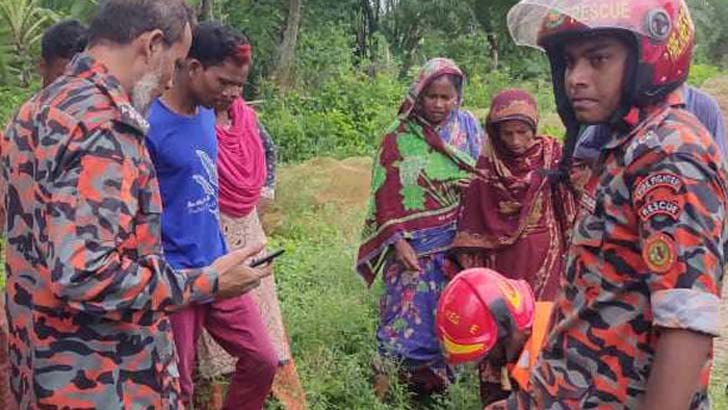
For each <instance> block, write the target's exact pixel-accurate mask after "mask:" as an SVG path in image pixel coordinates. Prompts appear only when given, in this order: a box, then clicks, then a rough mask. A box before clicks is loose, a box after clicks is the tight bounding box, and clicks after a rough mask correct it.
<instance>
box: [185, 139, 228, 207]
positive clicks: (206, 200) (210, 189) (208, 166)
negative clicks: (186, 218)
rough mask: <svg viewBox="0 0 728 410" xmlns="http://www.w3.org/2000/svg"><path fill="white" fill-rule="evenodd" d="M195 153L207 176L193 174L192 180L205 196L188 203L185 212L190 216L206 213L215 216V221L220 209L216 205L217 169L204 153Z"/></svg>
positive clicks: (197, 151)
mask: <svg viewBox="0 0 728 410" xmlns="http://www.w3.org/2000/svg"><path fill="white" fill-rule="evenodd" d="M195 153H196V154H197V157H198V158H199V159H200V162H201V163H202V167H203V168H204V169H205V173H206V174H207V175H200V174H195V175H193V176H192V179H194V180H195V182H197V184H198V185H200V186H201V187H202V190H203V191H204V193H205V195H204V196H203V197H201V198H199V199H193V200H190V201H188V202H187V211H189V212H190V213H191V214H197V213H200V212H205V211H207V212H210V213H211V214H213V215H215V219H217V220H220V207H219V206H218V203H217V192H218V182H217V167H216V166H215V163H214V162H213V161H212V159H210V156H209V155H207V153H206V152H205V151H201V150H195Z"/></svg>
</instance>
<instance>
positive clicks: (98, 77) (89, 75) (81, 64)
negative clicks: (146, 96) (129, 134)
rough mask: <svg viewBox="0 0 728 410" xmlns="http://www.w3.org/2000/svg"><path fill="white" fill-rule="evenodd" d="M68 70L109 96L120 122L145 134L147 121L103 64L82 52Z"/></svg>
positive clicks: (147, 126)
mask: <svg viewBox="0 0 728 410" xmlns="http://www.w3.org/2000/svg"><path fill="white" fill-rule="evenodd" d="M69 70H70V73H71V75H73V76H76V77H81V78H84V79H86V80H88V81H91V82H92V83H93V84H94V85H96V86H97V87H98V88H99V89H101V90H102V91H103V92H104V93H105V94H106V95H108V96H109V98H111V101H112V102H113V103H114V105H116V107H117V108H118V109H119V121H120V122H121V123H123V124H125V125H128V126H129V127H131V128H133V129H134V130H136V131H138V132H139V134H141V135H140V136H141V137H143V136H144V135H146V134H147V131H148V130H149V123H148V122H147V120H146V119H144V117H143V116H142V115H141V114H140V113H139V111H137V110H136V108H134V106H133V105H132V104H131V102H130V100H129V94H128V93H127V92H126V90H124V88H123V87H122V86H121V83H120V82H119V80H118V79H117V78H116V77H114V76H113V75H112V74H109V69H108V68H106V66H105V65H103V64H102V63H100V62H98V61H96V60H94V58H93V57H91V56H89V55H88V54H85V53H82V54H79V55H77V56H76V57H75V58H74V59H73V61H71V64H70V69H69Z"/></svg>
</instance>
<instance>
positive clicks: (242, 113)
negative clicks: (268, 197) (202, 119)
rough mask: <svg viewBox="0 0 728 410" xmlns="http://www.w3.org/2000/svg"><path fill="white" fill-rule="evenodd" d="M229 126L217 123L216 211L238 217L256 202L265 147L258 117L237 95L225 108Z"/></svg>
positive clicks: (263, 164)
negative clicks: (227, 108) (218, 199)
mask: <svg viewBox="0 0 728 410" xmlns="http://www.w3.org/2000/svg"><path fill="white" fill-rule="evenodd" d="M228 112H229V114H230V121H231V124H230V126H228V127H226V126H221V125H217V126H216V127H215V131H216V132H217V141H218V161H217V168H218V173H219V182H220V211H222V212H223V213H225V214H227V215H229V216H232V217H234V218H239V217H243V216H247V215H248V214H249V213H250V212H251V211H253V209H255V207H256V206H257V205H258V201H259V200H260V194H261V191H262V189H263V184H264V183H265V176H266V164H265V150H264V149H263V142H262V141H261V139H260V129H259V124H258V116H257V115H256V114H255V111H254V110H253V109H252V108H250V107H249V106H248V105H247V104H246V103H245V100H243V99H242V98H237V99H236V100H235V101H234V102H233V104H232V105H231V106H230V109H229V111H228Z"/></svg>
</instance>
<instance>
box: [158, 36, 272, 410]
mask: <svg viewBox="0 0 728 410" xmlns="http://www.w3.org/2000/svg"><path fill="white" fill-rule="evenodd" d="M243 39H244V37H242V35H241V34H239V33H238V32H236V31H235V30H233V29H232V28H230V27H226V26H222V25H220V24H218V23H203V24H201V25H200V26H199V27H198V28H197V29H196V30H195V33H194V36H193V40H192V47H191V49H190V52H189V55H188V57H187V59H186V60H185V61H183V62H180V63H179V64H177V69H176V72H175V77H174V86H173V87H172V88H171V89H170V90H168V91H167V92H166V93H165V94H164V95H163V96H162V98H160V99H159V100H157V101H156V102H155V103H154V104H153V105H152V107H151V111H150V116H149V123H150V125H151V128H150V131H149V135H148V138H147V146H148V147H149V151H150V154H151V156H152V161H153V162H154V164H155V168H156V170H157V174H158V177H159V186H160V191H161V194H162V204H163V213H162V242H163V247H164V252H165V256H166V258H167V260H168V261H169V262H170V263H171V264H172V265H173V266H174V267H175V268H179V269H185V268H195V267H199V266H207V265H209V264H210V263H211V262H212V261H213V260H215V259H216V258H217V257H218V256H220V255H223V254H225V253H226V246H225V242H224V237H223V235H222V232H221V230H220V210H219V206H218V179H217V137H216V134H215V113H214V112H213V110H211V109H210V107H213V106H214V104H215V103H216V102H218V101H219V100H220V99H222V98H224V95H226V94H229V92H230V91H231V90H232V88H236V89H239V88H240V87H242V86H243V84H244V82H245V80H246V76H247V69H248V67H247V64H246V61H245V58H242V57H241V55H240V52H241V46H242V45H243V41H244V40H243ZM267 269H270V267H268V268H267ZM171 321H172V331H173V333H174V337H175V344H176V345H177V352H178V355H179V370H180V382H181V387H182V398H183V400H184V401H185V402H186V404H189V403H191V401H192V394H193V384H192V373H193V369H194V368H195V352H196V345H197V339H198V337H199V335H200V333H201V332H202V328H203V327H204V328H205V329H206V330H207V331H208V333H209V334H210V335H211V336H212V337H213V338H214V339H215V340H216V341H217V342H218V343H219V344H220V346H222V347H223V348H224V349H225V350H226V351H227V352H228V353H229V354H230V355H231V356H233V357H235V358H237V359H238V362H237V365H236V368H235V372H234V374H233V375H232V378H231V382H230V387H229V389H228V395H227V399H226V402H225V407H224V409H227V410H232V409H235V410H260V409H261V408H262V407H263V403H264V402H265V399H266V397H267V396H268V394H269V393H270V389H271V385H272V383H273V378H274V376H275V371H276V369H277V365H278V358H277V355H276V353H275V351H274V349H273V346H272V344H271V342H270V339H269V337H268V334H267V331H266V328H265V325H264V323H263V320H262V317H261V315H260V311H259V309H258V307H257V305H256V304H255V302H254V301H253V299H252V298H251V296H250V295H244V296H240V297H237V298H234V299H229V300H225V301H217V302H213V303H209V304H205V305H197V306H192V307H189V308H187V309H185V310H183V311H181V312H179V313H176V314H175V315H173V316H172V317H171Z"/></svg>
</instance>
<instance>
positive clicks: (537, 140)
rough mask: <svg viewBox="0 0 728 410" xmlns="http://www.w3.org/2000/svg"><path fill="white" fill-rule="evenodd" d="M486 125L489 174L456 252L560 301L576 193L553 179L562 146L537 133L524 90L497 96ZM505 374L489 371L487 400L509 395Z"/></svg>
mask: <svg viewBox="0 0 728 410" xmlns="http://www.w3.org/2000/svg"><path fill="white" fill-rule="evenodd" d="M485 126H486V131H487V134H488V138H487V139H486V142H485V146H484V148H483V153H482V155H481V156H480V159H479V160H478V168H479V169H480V170H481V171H482V173H481V174H480V175H479V176H478V177H477V178H476V179H475V180H473V182H472V183H471V185H470V187H469V188H468V190H467V192H466V193H465V199H464V201H463V209H462V213H461V216H460V220H459V223H458V233H457V235H456V237H455V240H454V242H453V245H452V250H451V254H452V256H454V257H455V258H456V259H457V261H458V262H459V263H460V265H461V266H462V267H463V268H471V267H481V266H484V267H488V268H491V269H494V270H496V271H498V272H500V273H501V274H503V275H504V276H506V277H509V278H511V279H524V280H526V281H527V282H528V283H529V284H530V285H531V287H532V288H533V290H534V295H535V296H536V298H537V299H539V300H554V299H555V297H556V295H557V293H558V290H559V288H560V284H559V278H560V275H561V267H562V256H563V254H564V251H565V247H566V239H565V236H566V233H567V232H568V231H567V229H568V227H569V225H570V222H571V220H572V218H571V216H572V215H573V209H574V206H573V197H572V195H571V193H570V192H569V191H567V190H565V189H564V188H561V186H562V185H560V184H559V185H558V187H557V185H552V184H551V182H550V180H549V178H548V176H547V172H548V170H555V169H557V167H558V162H559V160H560V159H561V145H560V144H559V143H558V141H556V140H555V139H554V138H552V137H548V136H540V135H536V130H537V127H538V108H537V106H536V102H535V101H534V99H533V98H532V97H531V95H530V94H528V93H527V92H525V91H522V90H505V91H502V92H500V93H499V94H498V95H496V97H495V98H494V99H493V102H492V104H491V109H490V114H489V115H488V118H487V120H486V124H485ZM500 375H501V373H500V369H494V368H488V367H485V366H481V395H482V396H483V399H484V400H487V401H491V400H494V399H497V398H498V397H493V396H494V395H496V396H497V395H500V394H504V392H502V391H500V386H501V383H500V381H501V378H500Z"/></svg>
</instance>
